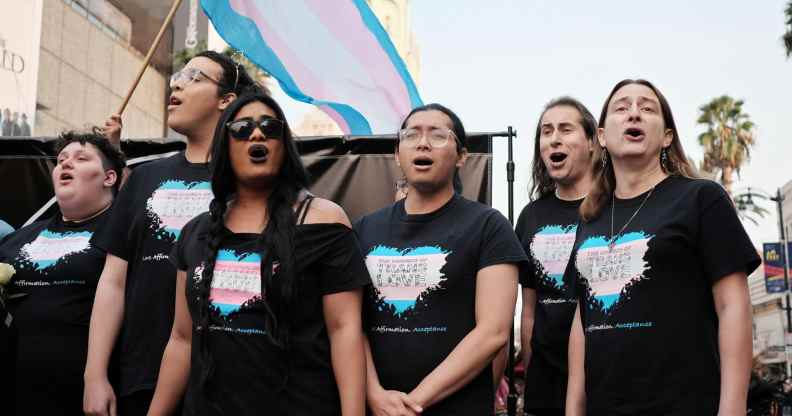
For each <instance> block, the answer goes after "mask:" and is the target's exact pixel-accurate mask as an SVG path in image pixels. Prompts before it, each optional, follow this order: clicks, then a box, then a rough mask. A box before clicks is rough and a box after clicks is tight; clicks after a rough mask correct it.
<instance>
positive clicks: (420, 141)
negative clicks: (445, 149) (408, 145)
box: [415, 131, 432, 149]
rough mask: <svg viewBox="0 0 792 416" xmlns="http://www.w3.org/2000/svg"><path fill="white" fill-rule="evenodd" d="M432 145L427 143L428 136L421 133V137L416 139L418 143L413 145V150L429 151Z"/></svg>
mask: <svg viewBox="0 0 792 416" xmlns="http://www.w3.org/2000/svg"><path fill="white" fill-rule="evenodd" d="M431 147H432V144H431V143H429V134H427V132H425V131H423V132H421V137H419V138H418V142H417V143H415V148H416V149H418V148H420V149H431Z"/></svg>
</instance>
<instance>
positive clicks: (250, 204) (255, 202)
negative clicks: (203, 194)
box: [226, 186, 272, 234]
mask: <svg viewBox="0 0 792 416" xmlns="http://www.w3.org/2000/svg"><path fill="white" fill-rule="evenodd" d="M271 192H272V190H271V189H269V188H267V189H264V190H262V189H260V188H258V189H252V188H249V187H243V186H238V189H237V193H236V198H235V199H234V200H233V202H231V206H230V209H229V210H228V215H227V216H226V226H227V227H228V229H230V230H231V231H233V232H235V233H254V234H260V233H261V232H262V231H264V228H265V227H266V226H267V220H268V218H269V216H268V215H267V202H268V201H269V196H270V193H271Z"/></svg>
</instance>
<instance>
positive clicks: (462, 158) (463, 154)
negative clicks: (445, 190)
mask: <svg viewBox="0 0 792 416" xmlns="http://www.w3.org/2000/svg"><path fill="white" fill-rule="evenodd" d="M469 155H470V154H469V153H468V151H467V149H466V148H464V147H463V148H462V150H461V151H460V152H459V158H458V159H457V163H456V167H457V168H461V167H462V166H465V162H466V161H467V158H468V156H469Z"/></svg>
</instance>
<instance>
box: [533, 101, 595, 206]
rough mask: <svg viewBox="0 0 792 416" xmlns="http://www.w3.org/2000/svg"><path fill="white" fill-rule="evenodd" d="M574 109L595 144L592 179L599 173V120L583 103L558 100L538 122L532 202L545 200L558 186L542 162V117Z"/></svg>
mask: <svg viewBox="0 0 792 416" xmlns="http://www.w3.org/2000/svg"><path fill="white" fill-rule="evenodd" d="M563 106H566V107H572V108H574V109H575V110H577V112H578V114H579V115H580V120H579V122H580V125H581V126H582V127H583V132H584V133H585V135H586V138H587V139H588V140H590V141H592V142H594V146H592V148H593V149H594V151H593V153H592V154H591V158H592V160H593V161H594V162H593V163H592V164H591V171H592V172H591V173H592V177H593V176H594V175H596V173H597V171H598V170H599V168H600V166H601V165H600V164H599V163H597V161H598V160H599V157H600V152H601V150H600V147H599V146H598V145H597V143H596V140H597V120H596V119H595V118H594V116H593V115H592V114H591V111H589V110H588V108H586V106H585V105H583V103H581V102H580V101H578V100H576V99H574V98H572V97H569V96H563V97H559V98H556V99H554V100H552V101H550V102H549V103H547V105H545V107H544V110H542V114H541V115H540V116H539V121H537V122H536V134H535V135H534V155H533V164H532V166H533V167H532V168H531V170H532V172H531V174H532V176H533V180H532V185H531V192H530V197H531V200H532V201H533V200H537V199H540V198H544V197H545V196H547V195H549V194H551V193H553V192H554V191H555V189H556V184H555V181H554V180H553V178H551V177H550V173H549V172H548V171H547V166H545V164H544V161H543V160H542V154H541V152H540V151H539V138H540V136H541V135H542V117H544V115H545V113H547V111H548V110H550V109H551V108H555V107H563Z"/></svg>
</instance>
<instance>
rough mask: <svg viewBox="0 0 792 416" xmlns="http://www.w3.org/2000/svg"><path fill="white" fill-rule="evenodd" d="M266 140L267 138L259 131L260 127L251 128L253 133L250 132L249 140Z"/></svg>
mask: <svg viewBox="0 0 792 416" xmlns="http://www.w3.org/2000/svg"><path fill="white" fill-rule="evenodd" d="M266 139H267V136H265V135H264V132H263V131H261V126H256V127H254V128H253V131H252V132H250V138H249V140H250V141H251V142H252V141H264V140H266Z"/></svg>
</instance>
